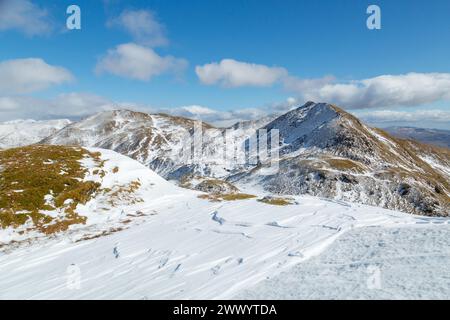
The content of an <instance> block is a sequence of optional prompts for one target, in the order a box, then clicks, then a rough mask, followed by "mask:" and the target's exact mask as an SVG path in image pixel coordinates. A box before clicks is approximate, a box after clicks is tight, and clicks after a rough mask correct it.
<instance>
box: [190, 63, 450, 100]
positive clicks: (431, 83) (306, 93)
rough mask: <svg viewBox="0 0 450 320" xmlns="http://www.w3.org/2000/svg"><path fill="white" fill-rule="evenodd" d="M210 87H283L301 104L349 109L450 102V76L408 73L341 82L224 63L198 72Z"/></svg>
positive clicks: (199, 76) (330, 78) (256, 66)
mask: <svg viewBox="0 0 450 320" xmlns="http://www.w3.org/2000/svg"><path fill="white" fill-rule="evenodd" d="M195 71H196V73H197V76H198V78H199V79H200V81H201V82H202V83H203V84H206V85H221V86H223V87H242V86H256V87H268V86H273V85H275V84H278V83H281V84H282V85H283V87H284V89H285V90H287V91H290V92H294V93H296V94H297V95H298V96H299V97H300V99H301V100H305V101H306V100H312V101H317V102H329V103H334V104H337V105H340V106H342V107H344V108H347V109H362V108H380V107H381V108H382V107H400V106H419V105H424V104H429V103H433V102H437V101H445V100H450V73H414V72H411V73H407V74H400V75H381V76H377V77H373V78H368V79H362V80H352V81H346V82H342V81H341V82H339V81H337V80H336V78H335V77H333V76H331V75H327V76H324V77H322V78H316V79H306V78H305V79H303V78H299V77H295V76H292V75H290V74H289V73H288V71H287V70H286V69H285V68H280V67H268V66H265V65H260V64H252V63H246V62H240V61H236V60H233V59H224V60H222V61H220V62H213V63H209V64H205V65H203V66H197V67H196V68H195Z"/></svg>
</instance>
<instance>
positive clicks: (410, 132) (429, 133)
mask: <svg viewBox="0 0 450 320" xmlns="http://www.w3.org/2000/svg"><path fill="white" fill-rule="evenodd" d="M384 130H386V131H387V132H389V133H390V134H392V135H394V136H396V137H399V138H402V139H412V140H417V141H420V142H423V143H429V144H434V145H436V146H440V147H446V148H450V130H438V129H424V128H414V127H389V128H385V129H384Z"/></svg>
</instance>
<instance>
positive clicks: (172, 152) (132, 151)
mask: <svg viewBox="0 0 450 320" xmlns="http://www.w3.org/2000/svg"><path fill="white" fill-rule="evenodd" d="M194 125H195V121H194V120H191V119H187V118H182V117H175V116H170V115H167V114H147V113H142V112H134V111H129V110H116V111H106V112H101V113H98V114H95V115H93V116H91V117H89V118H87V119H85V120H82V121H80V122H76V123H72V124H71V125H69V126H67V127H65V128H64V129H63V130H60V131H58V132H56V133H55V134H53V135H50V136H49V137H47V138H45V139H44V140H42V141H41V143H44V144H60V145H81V146H85V147H98V148H104V149H111V150H114V151H116V152H119V153H121V154H124V155H127V156H129V157H131V158H133V159H135V160H138V161H139V162H141V163H143V164H145V165H146V166H148V167H149V168H151V169H152V170H155V171H157V172H158V174H160V175H162V176H163V177H165V178H169V179H173V178H176V179H180V178H181V177H182V176H183V175H184V174H186V173H192V172H194V171H195V172H198V173H199V174H208V172H209V171H208V170H207V169H206V173H205V172H204V171H203V169H204V168H202V166H201V165H198V164H197V165H195V164H191V163H187V162H186V161H183V159H182V157H181V156H180V152H182V148H183V146H184V143H185V140H186V136H189V135H190V134H192V131H193V128H194ZM202 128H203V131H204V133H205V135H204V137H205V138H204V142H205V144H206V145H208V140H210V141H214V137H216V136H219V135H221V133H222V130H219V129H216V128H213V127H212V126H210V125H208V124H205V123H203V124H202ZM212 149H213V150H214V148H212Z"/></svg>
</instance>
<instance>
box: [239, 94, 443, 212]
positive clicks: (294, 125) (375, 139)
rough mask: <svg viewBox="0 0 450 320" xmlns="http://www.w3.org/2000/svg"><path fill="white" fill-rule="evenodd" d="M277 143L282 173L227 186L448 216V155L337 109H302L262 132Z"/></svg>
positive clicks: (255, 172) (245, 177)
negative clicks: (274, 135)
mask: <svg viewBox="0 0 450 320" xmlns="http://www.w3.org/2000/svg"><path fill="white" fill-rule="evenodd" d="M265 128H266V129H267V130H271V129H278V130H279V131H280V138H281V143H282V147H281V155H282V156H281V158H280V161H279V170H277V171H276V172H275V173H273V174H264V175H260V174H259V172H260V171H263V170H265V169H266V168H265V167H266V166H265V165H264V164H263V165H261V166H259V167H257V168H254V169H252V170H250V171H248V172H247V173H241V174H239V175H238V176H236V177H231V180H232V181H234V182H237V183H240V184H249V185H253V186H256V185H258V186H262V187H263V188H264V189H265V190H267V191H270V192H274V193H281V194H305V193H306V194H311V195H316V196H322V197H326V198H334V199H339V200H347V201H355V202H360V203H364V204H370V205H375V206H381V207H385V208H390V209H395V210H401V211H405V212H411V213H417V214H425V215H444V216H446V215H449V214H450V197H449V192H450V185H449V182H450V150H449V149H446V148H438V147H434V146H430V145H424V144H421V143H417V142H413V141H406V140H401V139H397V138H394V137H392V136H390V135H389V134H387V133H386V132H384V131H382V130H379V129H375V128H370V127H368V126H366V125H364V124H363V123H361V122H360V121H359V120H358V119H357V118H355V117H354V116H352V115H350V114H348V113H346V112H345V111H343V110H342V109H340V108H338V107H336V106H333V105H330V104H325V103H319V104H316V103H312V102H310V103H307V104H305V105H304V106H301V107H299V108H297V109H294V110H292V111H290V112H288V113H286V114H284V115H282V116H281V117H279V118H277V119H275V120H274V121H272V122H271V123H270V124H268V125H267V126H266V127H265Z"/></svg>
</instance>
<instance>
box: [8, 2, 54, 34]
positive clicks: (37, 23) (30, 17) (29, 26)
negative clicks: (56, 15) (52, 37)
mask: <svg viewBox="0 0 450 320" xmlns="http://www.w3.org/2000/svg"><path fill="white" fill-rule="evenodd" d="M49 21H50V19H49V14H48V12H47V10H45V9H42V8H40V7H38V6H37V5H35V4H34V3H33V2H31V1H29V0H0V31H7V30H17V31H20V32H23V33H25V34H26V35H28V36H35V35H42V34H48V33H49V32H50V31H51V29H52V25H51V23H50V22H49Z"/></svg>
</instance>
